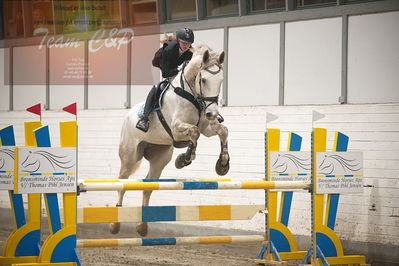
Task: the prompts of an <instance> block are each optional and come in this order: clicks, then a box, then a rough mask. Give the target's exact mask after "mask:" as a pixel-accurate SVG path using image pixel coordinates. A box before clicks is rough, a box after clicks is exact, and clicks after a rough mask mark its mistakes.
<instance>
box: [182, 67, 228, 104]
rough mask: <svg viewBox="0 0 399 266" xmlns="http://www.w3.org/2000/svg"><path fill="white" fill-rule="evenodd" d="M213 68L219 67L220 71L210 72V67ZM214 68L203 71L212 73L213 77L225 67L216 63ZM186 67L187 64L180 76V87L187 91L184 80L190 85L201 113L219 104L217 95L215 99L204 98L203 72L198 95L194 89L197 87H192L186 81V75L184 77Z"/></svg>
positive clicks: (200, 77)
mask: <svg viewBox="0 0 399 266" xmlns="http://www.w3.org/2000/svg"><path fill="white" fill-rule="evenodd" d="M212 66H217V67H218V69H217V70H216V71H213V70H210V69H209V68H210V67H212ZM212 66H209V67H206V68H204V69H203V70H205V71H206V72H208V73H210V74H212V75H216V74H218V73H219V72H220V71H221V70H222V69H223V66H222V65H220V64H218V63H215V64H214V65H212ZM185 67H186V63H185V64H184V65H183V69H182V72H181V75H180V85H181V87H182V89H183V90H185V88H184V82H183V80H184V81H186V83H187V85H188V88H189V89H190V91H191V94H192V95H193V96H194V100H195V101H196V102H197V103H198V105H199V106H200V110H199V111H204V110H206V108H208V107H209V106H210V105H212V104H213V103H216V104H217V103H218V101H219V95H216V96H213V97H204V95H203V93H202V82H201V81H202V75H201V71H200V72H199V88H200V89H199V94H197V93H196V92H195V90H194V89H193V87H194V86H195V84H194V86H193V85H191V86H190V83H189V82H188V81H187V79H186V77H185V75H184V69H185Z"/></svg>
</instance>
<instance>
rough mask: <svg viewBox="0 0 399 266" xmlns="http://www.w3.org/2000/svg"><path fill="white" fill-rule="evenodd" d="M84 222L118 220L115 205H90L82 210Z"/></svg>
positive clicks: (111, 221)
mask: <svg viewBox="0 0 399 266" xmlns="http://www.w3.org/2000/svg"><path fill="white" fill-rule="evenodd" d="M83 221H84V223H113V222H117V221H118V208H117V207H92V208H85V209H84V210H83Z"/></svg>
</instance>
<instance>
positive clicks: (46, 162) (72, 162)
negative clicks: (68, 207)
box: [14, 148, 77, 194]
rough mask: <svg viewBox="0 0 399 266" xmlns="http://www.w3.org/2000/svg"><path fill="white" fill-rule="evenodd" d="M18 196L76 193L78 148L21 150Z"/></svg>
mask: <svg viewBox="0 0 399 266" xmlns="http://www.w3.org/2000/svg"><path fill="white" fill-rule="evenodd" d="M16 154H17V156H16V160H18V161H17V162H18V163H17V169H16V172H17V175H16V177H15V179H14V182H16V185H15V186H14V188H15V190H16V192H17V193H21V194H29V193H69V192H76V176H77V175H76V148H18V151H17V153H16Z"/></svg>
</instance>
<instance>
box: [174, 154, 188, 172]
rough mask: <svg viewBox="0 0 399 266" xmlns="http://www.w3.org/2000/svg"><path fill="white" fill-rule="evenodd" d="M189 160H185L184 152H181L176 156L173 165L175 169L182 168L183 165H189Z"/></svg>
mask: <svg viewBox="0 0 399 266" xmlns="http://www.w3.org/2000/svg"><path fill="white" fill-rule="evenodd" d="M190 164H191V161H190V162H187V161H186V154H185V153H182V154H179V156H177V158H176V161H175V166H176V168H177V169H182V168H183V167H184V166H187V165H190Z"/></svg>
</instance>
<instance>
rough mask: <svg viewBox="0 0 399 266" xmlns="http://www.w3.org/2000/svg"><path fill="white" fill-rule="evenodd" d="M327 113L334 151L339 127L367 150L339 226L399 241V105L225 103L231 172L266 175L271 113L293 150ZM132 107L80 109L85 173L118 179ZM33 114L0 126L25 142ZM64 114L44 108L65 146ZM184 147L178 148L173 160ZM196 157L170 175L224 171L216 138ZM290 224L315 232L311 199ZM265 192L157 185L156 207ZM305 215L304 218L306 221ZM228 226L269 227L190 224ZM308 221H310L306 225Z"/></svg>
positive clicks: (106, 197)
mask: <svg viewBox="0 0 399 266" xmlns="http://www.w3.org/2000/svg"><path fill="white" fill-rule="evenodd" d="M312 110H317V111H319V112H321V113H324V114H326V118H324V119H323V120H320V121H319V122H316V123H315V127H325V128H327V129H328V143H327V145H328V149H331V148H332V145H333V143H332V142H333V131H335V130H339V131H342V132H343V133H345V134H347V135H348V136H349V137H350V141H349V150H362V151H364V168H365V169H364V174H365V184H367V185H371V186H372V187H367V188H365V189H364V193H363V194H357V195H342V196H341V198H340V199H341V201H340V205H339V208H338V216H337V224H336V231H337V233H338V235H339V236H340V238H341V239H350V240H351V241H361V242H377V243H381V244H393V245H399V104H389V105H388V104H387V105H324V106H284V107H281V106H268V107H225V108H222V109H221V113H222V114H223V116H224V117H225V124H226V125H227V126H228V127H229V130H230V136H229V148H230V155H231V162H230V163H231V169H230V172H229V174H228V175H227V177H231V178H261V177H263V176H264V139H263V138H264V130H265V113H266V112H272V113H274V114H276V115H278V116H279V119H278V120H276V121H274V122H272V123H269V125H268V126H269V127H271V128H280V129H281V130H282V140H281V149H285V148H286V142H287V132H288V131H289V130H291V131H294V132H296V133H298V134H300V135H302V136H303V138H304V139H303V145H302V149H303V150H310V131H311V128H312V123H311V112H312ZM126 112H127V110H89V111H79V120H78V123H79V163H80V164H79V175H80V178H116V177H117V175H118V171H119V165H120V164H119V158H118V142H119V134H120V128H121V124H122V119H123V117H124V115H125V114H126ZM33 119H34V117H33V115H30V114H28V113H27V112H22V111H21V112H0V127H3V126H5V125H7V124H14V125H15V130H16V138H17V145H23V132H22V123H23V121H27V120H33ZM70 119H71V116H69V115H68V114H65V113H63V112H44V114H43V123H44V124H49V125H50V130H51V132H50V133H51V138H52V145H53V146H57V145H59V141H58V135H59V133H58V125H57V123H58V121H65V120H70ZM183 151H184V150H176V151H175V153H174V158H175V157H176V156H177V155H178V154H179V153H180V152H183ZM197 151H198V152H197V159H196V161H194V162H193V163H192V165H190V166H189V167H187V168H186V169H183V170H176V169H175V167H174V162H173V161H172V162H171V163H170V164H169V165H168V166H167V167H166V169H165V171H164V173H163V178H200V177H209V178H211V177H217V175H216V173H215V171H214V164H215V162H216V160H217V157H218V154H219V140H218V138H217V137H213V138H211V139H208V138H206V137H203V136H202V137H201V138H200V141H199V146H198V150H197ZM147 168H148V165H147V163H146V162H143V164H142V166H141V168H140V169H139V170H138V171H137V173H136V174H135V176H134V177H135V178H144V176H145V175H146V170H147ZM116 200H117V196H116V192H104V193H96V192H92V193H83V194H82V195H81V196H80V197H79V206H81V207H83V206H114V205H115V203H116ZM294 201H295V202H294V205H293V211H292V216H291V219H290V224H289V227H290V228H291V230H292V231H293V233H294V234H297V235H309V232H310V222H309V219H310V197H309V195H308V194H306V193H296V194H295V196H294ZM263 202H264V199H263V191H156V192H154V193H153V197H152V200H151V204H152V205H175V204H176V205H195V204H262V203H263ZM140 204H141V192H127V193H126V196H125V205H126V206H137V205H140ZM7 206H9V202H8V196H7V193H6V192H4V191H0V207H7ZM304 221H305V222H304ZM190 224H196V225H208V226H215V227H222V228H229V229H233V228H236V229H247V230H262V226H263V217H262V216H261V215H257V216H256V217H255V218H254V219H253V220H252V221H249V222H248V221H241V222H237V221H236V222H223V221H222V222H220V221H218V222H207V223H203V222H202V223H194V222H193V223H190ZM304 225H305V226H304Z"/></svg>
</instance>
